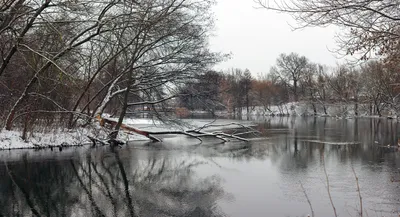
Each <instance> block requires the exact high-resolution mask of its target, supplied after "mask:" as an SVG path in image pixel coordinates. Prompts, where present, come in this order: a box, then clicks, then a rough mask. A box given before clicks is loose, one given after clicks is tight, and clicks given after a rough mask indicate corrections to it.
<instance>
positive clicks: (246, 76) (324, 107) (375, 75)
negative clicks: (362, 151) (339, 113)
mask: <svg viewBox="0 0 400 217" xmlns="http://www.w3.org/2000/svg"><path fill="white" fill-rule="evenodd" d="M399 69H400V68H399V66H398V64H395V63H392V62H389V63H385V62H384V61H378V60H369V61H365V62H362V63H360V62H359V63H358V64H342V65H337V66H334V67H328V66H324V65H321V64H318V63H313V62H311V61H310V60H309V59H308V58H307V57H305V56H301V55H299V54H297V53H290V54H284V53H283V54H281V55H280V56H279V57H278V58H277V60H276V64H275V66H273V67H271V69H270V71H269V72H268V73H265V74H259V75H257V76H254V75H253V74H252V73H251V72H250V71H249V70H248V69H244V70H243V69H238V68H234V69H230V70H226V71H220V72H217V71H208V72H206V73H205V74H203V75H200V76H198V77H197V78H196V79H195V80H193V81H192V82H189V83H187V84H186V85H185V86H184V87H183V88H182V92H181V93H182V96H181V98H180V101H179V106H180V107H184V108H187V109H188V110H202V111H208V112H210V113H212V114H214V113H215V112H216V111H223V110H226V111H228V112H231V113H232V114H233V115H234V116H238V117H241V115H242V113H243V112H242V111H243V110H244V111H245V113H246V114H250V113H251V112H252V111H254V110H255V108H256V107H258V108H260V107H261V108H262V109H261V111H263V112H264V113H266V114H269V115H271V114H272V115H287V114H288V113H287V110H284V109H282V108H281V111H280V112H276V111H275V113H274V112H273V111H271V107H273V106H275V107H279V106H283V105H285V104H287V103H290V102H299V103H301V104H302V105H303V106H306V107H308V108H309V110H310V111H309V114H310V115H329V114H328V109H329V107H331V106H344V107H346V109H347V110H352V114H354V115H355V116H357V115H361V113H362V115H374V116H383V115H392V116H393V115H397V112H398V111H399V108H398V107H399V95H400V77H399V73H398V71H399ZM258 111H259V110H258ZM347 112H348V111H347ZM253 113H254V112H253ZM343 115H345V114H343Z"/></svg>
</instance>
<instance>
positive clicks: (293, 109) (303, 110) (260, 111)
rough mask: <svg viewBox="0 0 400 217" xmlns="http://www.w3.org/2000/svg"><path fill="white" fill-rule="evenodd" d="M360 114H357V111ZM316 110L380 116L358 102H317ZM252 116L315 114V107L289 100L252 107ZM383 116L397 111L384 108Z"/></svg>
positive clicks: (329, 114) (344, 115) (339, 114)
mask: <svg viewBox="0 0 400 217" xmlns="http://www.w3.org/2000/svg"><path fill="white" fill-rule="evenodd" d="M356 110H357V112H358V114H357V115H356V113H355V111H356ZM315 111H316V115H317V116H325V117H339V118H349V117H350V118H352V117H371V118H377V117H379V116H378V115H377V114H371V108H370V105H366V104H358V105H357V109H356V107H355V104H344V103H336V104H325V105H321V104H315ZM249 113H250V114H249V115H250V116H313V115H315V114H314V107H313V106H312V104H310V103H309V102H289V103H285V104H282V105H274V106H269V107H263V106H255V107H251V108H250V111H249ZM381 115H382V116H381V117H385V118H394V119H396V118H397V115H396V112H395V111H393V110H391V109H384V110H382V111H381ZM242 116H243V117H246V116H247V110H246V108H243V109H242Z"/></svg>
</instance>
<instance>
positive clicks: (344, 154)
mask: <svg viewBox="0 0 400 217" xmlns="http://www.w3.org/2000/svg"><path fill="white" fill-rule="evenodd" d="M256 122H258V127H257V129H258V130H260V131H262V132H263V135H264V136H265V137H267V139H263V140H257V141H253V142H250V143H243V142H233V143H228V144H217V143H216V142H212V141H208V142H204V143H203V144H201V145H197V144H196V142H192V141H191V140H190V139H189V140H188V139H185V138H181V139H178V140H176V139H174V138H166V139H165V143H163V144H143V143H135V144H131V145H128V146H124V147H122V148H118V149H114V150H112V149H110V148H109V147H102V148H96V149H91V148H89V147H85V148H76V149H67V150H63V151H62V152H59V151H50V150H47V151H21V150H19V151H3V152H1V153H0V155H1V157H2V159H3V163H2V165H0V175H1V176H0V177H1V178H0V215H1V216H32V215H33V216H35V215H37V216H307V215H308V214H311V209H310V205H309V203H308V202H307V199H306V198H307V197H308V198H309V200H310V203H311V206H312V208H313V210H314V212H315V216H333V215H334V214H333V208H332V204H331V203H330V200H329V196H328V191H327V177H328V181H329V187H330V194H331V198H332V201H333V205H334V207H335V208H336V210H337V213H338V214H339V216H357V215H358V213H359V212H360V198H359V194H358V192H357V182H356V179H355V175H356V176H357V177H358V178H359V186H360V194H361V197H362V206H363V214H364V215H365V216H398V213H399V212H400V209H399V207H400V201H399V198H400V197H399V196H400V188H399V186H400V182H397V181H400V173H399V168H400V160H399V159H400V156H399V152H398V145H397V144H398V136H399V128H398V124H397V122H396V121H391V120H385V119H349V120H338V119H332V118H302V117H300V118H268V119H265V120H256ZM218 142H219V141H218ZM324 168H325V169H326V174H327V176H326V175H325V172H324ZM352 169H354V171H355V174H354V173H353V171H352Z"/></svg>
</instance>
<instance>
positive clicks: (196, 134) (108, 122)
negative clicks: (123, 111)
mask: <svg viewBox="0 0 400 217" xmlns="http://www.w3.org/2000/svg"><path fill="white" fill-rule="evenodd" d="M96 118H97V120H98V121H99V122H100V125H101V126H103V127H104V126H105V127H109V128H113V127H114V126H115V125H116V124H117V121H115V120H113V119H110V118H104V117H101V116H100V115H98V116H97V117H96ZM230 125H237V126H240V127H242V128H244V129H247V130H249V131H248V132H243V133H237V134H228V133H224V132H219V131H218V132H204V131H202V130H204V129H206V128H207V127H212V126H230ZM121 129H122V130H124V131H126V132H127V133H136V134H139V135H142V136H145V137H147V138H149V139H150V140H152V141H153V142H162V140H161V139H159V138H157V137H155V135H169V134H176V135H185V136H188V137H191V138H194V139H197V140H199V141H200V143H202V142H203V139H202V138H204V137H210V138H215V139H218V140H221V141H222V142H223V143H225V142H229V141H230V140H229V139H235V140H238V141H243V142H249V139H246V138H243V137H241V135H245V134H250V133H260V132H258V131H256V130H254V129H253V128H251V127H247V126H244V125H242V124H238V123H230V124H221V125H205V126H202V127H200V128H197V129H194V130H186V131H184V130H170V131H146V130H140V129H137V128H135V127H132V126H129V125H126V124H122V125H121ZM89 139H91V141H92V142H93V144H96V142H98V140H93V139H94V138H90V137H89Z"/></svg>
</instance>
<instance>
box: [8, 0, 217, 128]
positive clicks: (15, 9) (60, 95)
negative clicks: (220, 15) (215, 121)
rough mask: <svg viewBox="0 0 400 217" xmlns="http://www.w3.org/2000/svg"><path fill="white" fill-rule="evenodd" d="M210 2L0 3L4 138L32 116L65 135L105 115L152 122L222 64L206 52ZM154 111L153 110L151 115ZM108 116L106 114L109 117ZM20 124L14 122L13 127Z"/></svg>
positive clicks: (85, 0)
mask: <svg viewBox="0 0 400 217" xmlns="http://www.w3.org/2000/svg"><path fill="white" fill-rule="evenodd" d="M213 4H214V1H213V0H138V1H130V0H128V1H121V0H107V1H100V2H99V1H91V0H77V1H70V0H46V1H38V0H31V1H25V0H20V1H6V2H5V4H4V5H1V6H0V12H1V13H0V84H1V87H0V91H1V95H0V97H1V98H2V99H5V101H4V102H7V103H5V105H3V106H2V107H1V109H2V110H1V113H2V114H3V116H4V120H5V124H4V126H5V128H6V129H7V130H10V129H11V128H12V127H13V123H15V121H16V120H17V119H18V118H20V117H24V116H28V117H29V116H31V115H32V114H39V113H41V114H45V116H48V115H49V114H64V115H63V116H64V117H65V115H67V120H68V121H63V122H65V123H68V125H69V126H70V127H73V126H75V125H76V123H77V120H78V119H81V118H82V117H86V118H90V117H94V116H96V115H97V116H101V114H102V113H103V112H104V111H110V109H111V107H112V108H113V109H114V110H115V111H116V113H117V114H118V116H119V121H118V124H116V126H114V127H115V129H116V130H118V129H119V128H120V126H121V123H122V119H123V118H124V117H125V115H126V113H127V111H128V110H129V109H130V108H135V107H137V106H142V105H147V106H149V107H153V108H154V109H153V111H154V113H155V115H159V116H161V114H160V113H159V112H157V110H158V109H160V108H161V109H162V108H163V106H161V104H162V103H165V102H166V101H168V100H170V99H173V98H176V97H179V92H178V91H177V87H179V86H181V85H180V84H182V83H184V82H185V81H186V80H187V79H191V78H193V77H195V75H196V74H199V73H205V72H206V71H208V70H209V68H210V66H212V65H213V64H214V63H216V62H218V61H219V60H221V56H220V55H219V54H216V53H213V52H211V51H209V49H208V36H209V31H210V29H211V28H212V25H213V17H212V14H211V10H210V7H211V6H212V5H213ZM156 105H158V106H156ZM107 109H108V110H107ZM18 120H19V119H18Z"/></svg>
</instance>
